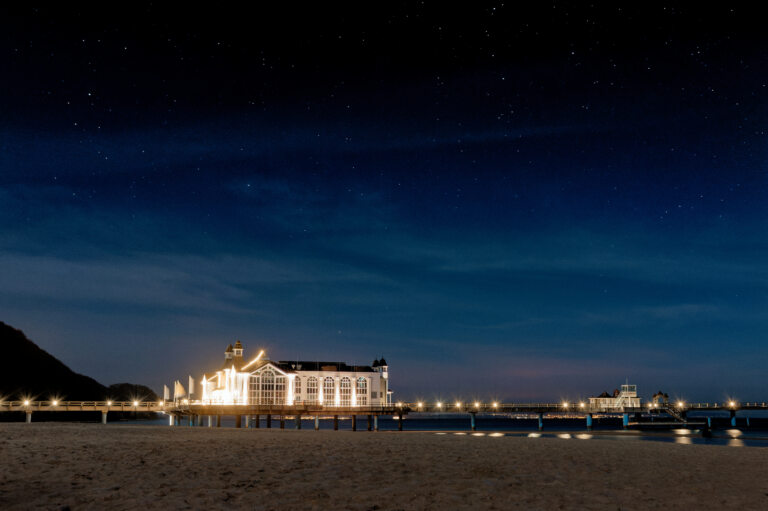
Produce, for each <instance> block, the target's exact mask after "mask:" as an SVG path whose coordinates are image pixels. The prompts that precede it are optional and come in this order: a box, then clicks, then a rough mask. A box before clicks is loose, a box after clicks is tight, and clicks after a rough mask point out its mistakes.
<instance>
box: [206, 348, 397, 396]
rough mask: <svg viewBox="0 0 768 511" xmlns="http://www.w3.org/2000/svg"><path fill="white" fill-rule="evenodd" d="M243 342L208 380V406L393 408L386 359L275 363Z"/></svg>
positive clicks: (227, 355) (227, 352)
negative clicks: (252, 352)
mask: <svg viewBox="0 0 768 511" xmlns="http://www.w3.org/2000/svg"><path fill="white" fill-rule="evenodd" d="M243 350H244V349H243V345H242V343H241V342H240V341H237V342H236V343H235V345H234V346H232V345H231V344H230V345H229V346H227V349H226V351H225V352H224V364H223V365H222V367H221V368H220V369H218V370H216V371H213V372H210V373H206V374H204V375H203V378H202V381H201V385H202V399H201V401H202V402H203V403H210V404H225V405H265V406H292V405H322V406H323V407H329V406H338V407H344V408H349V407H355V406H360V407H371V406H385V405H388V404H391V401H392V398H391V394H392V393H391V391H390V389H389V371H388V369H389V367H388V366H387V362H386V360H384V359H383V358H382V359H380V360H374V362H373V364H372V365H370V366H368V365H348V364H346V363H345V362H311V361H279V362H276V361H272V360H268V359H266V358H265V357H264V352H263V351H261V352H259V353H258V354H257V355H256V356H254V357H253V358H251V359H246V358H245V357H244V356H243Z"/></svg>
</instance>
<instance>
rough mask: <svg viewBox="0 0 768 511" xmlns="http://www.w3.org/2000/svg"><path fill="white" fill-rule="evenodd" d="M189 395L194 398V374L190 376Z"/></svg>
mask: <svg viewBox="0 0 768 511" xmlns="http://www.w3.org/2000/svg"><path fill="white" fill-rule="evenodd" d="M187 388H188V389H189V397H190V399H191V398H192V394H195V379H194V378H192V376H190V377H189V387H187Z"/></svg>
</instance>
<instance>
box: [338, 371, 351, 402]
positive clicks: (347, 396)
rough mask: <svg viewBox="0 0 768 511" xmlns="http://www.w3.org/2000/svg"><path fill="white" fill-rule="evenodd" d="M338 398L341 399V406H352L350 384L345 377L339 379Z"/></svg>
mask: <svg viewBox="0 0 768 511" xmlns="http://www.w3.org/2000/svg"><path fill="white" fill-rule="evenodd" d="M339 397H340V398H341V406H350V405H351V404H352V383H351V382H350V381H349V378H347V377H346V376H345V377H344V378H342V379H341V382H340V384H339Z"/></svg>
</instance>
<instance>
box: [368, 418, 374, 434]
mask: <svg viewBox="0 0 768 511" xmlns="http://www.w3.org/2000/svg"><path fill="white" fill-rule="evenodd" d="M371 422H373V416H372V415H369V416H368V431H370V430H371Z"/></svg>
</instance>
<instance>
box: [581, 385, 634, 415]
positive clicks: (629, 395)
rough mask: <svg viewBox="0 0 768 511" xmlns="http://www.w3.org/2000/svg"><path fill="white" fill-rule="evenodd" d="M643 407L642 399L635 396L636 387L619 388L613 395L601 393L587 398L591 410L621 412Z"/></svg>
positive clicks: (625, 386)
mask: <svg viewBox="0 0 768 511" xmlns="http://www.w3.org/2000/svg"><path fill="white" fill-rule="evenodd" d="M641 406H643V400H642V398H640V397H638V395H637V385H630V384H629V383H627V384H626V385H622V386H621V390H619V389H616V390H614V391H613V395H610V394H608V393H607V392H603V393H602V394H600V395H599V396H597V397H590V398H589V408H590V409H591V410H596V411H597V410H599V411H606V412H609V411H612V410H623V409H624V408H640V407H641Z"/></svg>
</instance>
